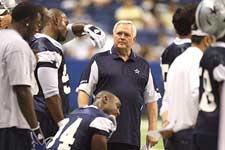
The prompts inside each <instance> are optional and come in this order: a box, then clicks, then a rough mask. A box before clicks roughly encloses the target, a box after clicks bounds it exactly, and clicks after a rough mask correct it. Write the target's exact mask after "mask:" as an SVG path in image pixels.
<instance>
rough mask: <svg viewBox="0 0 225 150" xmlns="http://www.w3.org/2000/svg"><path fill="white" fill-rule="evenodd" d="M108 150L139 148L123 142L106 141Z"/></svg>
mask: <svg viewBox="0 0 225 150" xmlns="http://www.w3.org/2000/svg"><path fill="white" fill-rule="evenodd" d="M108 150H140V148H139V147H138V146H135V145H130V144H125V143H108Z"/></svg>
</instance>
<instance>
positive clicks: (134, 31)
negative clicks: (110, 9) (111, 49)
mask: <svg viewBox="0 0 225 150" xmlns="http://www.w3.org/2000/svg"><path fill="white" fill-rule="evenodd" d="M119 24H130V25H131V26H132V34H133V38H135V37H136V35H137V29H136V27H135V25H134V23H133V22H132V21H130V20H120V21H118V22H117V23H116V24H115V25H114V27H113V33H115V32H116V28H117V26H118V25H119Z"/></svg>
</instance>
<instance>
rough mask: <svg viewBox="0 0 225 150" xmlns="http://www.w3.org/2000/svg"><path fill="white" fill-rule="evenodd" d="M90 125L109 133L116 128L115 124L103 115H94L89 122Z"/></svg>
mask: <svg viewBox="0 0 225 150" xmlns="http://www.w3.org/2000/svg"><path fill="white" fill-rule="evenodd" d="M90 127H92V128H95V129H98V130H102V131H105V132H107V133H111V132H112V131H115V130H116V126H115V124H114V123H113V122H112V121H111V120H109V119H108V118H105V117H96V118H95V119H94V120H93V121H92V122H91V124H90Z"/></svg>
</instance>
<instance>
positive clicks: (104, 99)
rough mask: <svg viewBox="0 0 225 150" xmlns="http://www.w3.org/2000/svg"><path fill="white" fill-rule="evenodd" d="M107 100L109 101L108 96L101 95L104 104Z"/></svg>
mask: <svg viewBox="0 0 225 150" xmlns="http://www.w3.org/2000/svg"><path fill="white" fill-rule="evenodd" d="M108 101H109V98H108V97H107V96H106V95H104V96H103V97H102V102H103V104H106V103H107V102H108Z"/></svg>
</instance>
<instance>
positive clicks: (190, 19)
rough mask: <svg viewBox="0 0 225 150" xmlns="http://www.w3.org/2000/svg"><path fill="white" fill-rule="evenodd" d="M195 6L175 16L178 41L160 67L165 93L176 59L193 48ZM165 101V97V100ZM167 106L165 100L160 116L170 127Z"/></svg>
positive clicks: (186, 8) (165, 54) (178, 11)
mask: <svg viewBox="0 0 225 150" xmlns="http://www.w3.org/2000/svg"><path fill="white" fill-rule="evenodd" d="M195 8H196V6H195V5H187V6H185V7H183V8H178V9H177V10H176V11H175V13H174V15H173V20H172V22H173V25H174V29H175V31H176V33H177V37H176V39H175V40H174V41H173V43H172V44H170V45H169V46H168V47H167V48H166V49H165V50H164V52H163V53H162V55H161V61H160V67H161V72H162V77H163V81H164V92H165V91H166V82H167V73H168V70H169V67H170V65H171V64H172V62H173V61H174V59H175V58H176V57H177V56H179V55H180V54H181V53H183V52H184V51H185V50H186V49H187V48H188V47H190V46H191V26H192V24H193V23H194V15H195ZM163 99H165V96H164V98H163ZM167 106H168V103H167V102H166V101H165V100H163V101H162V107H161V109H160V115H161V116H162V126H163V127H165V126H166V125H168V120H167V116H168V114H167V111H166V110H167ZM168 144H169V141H168V140H164V147H165V149H166V150H167V149H168V148H167V147H168V146H167V145H168Z"/></svg>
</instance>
